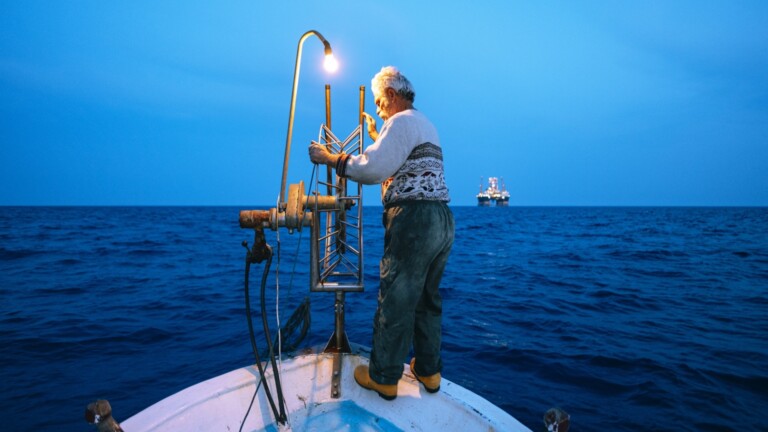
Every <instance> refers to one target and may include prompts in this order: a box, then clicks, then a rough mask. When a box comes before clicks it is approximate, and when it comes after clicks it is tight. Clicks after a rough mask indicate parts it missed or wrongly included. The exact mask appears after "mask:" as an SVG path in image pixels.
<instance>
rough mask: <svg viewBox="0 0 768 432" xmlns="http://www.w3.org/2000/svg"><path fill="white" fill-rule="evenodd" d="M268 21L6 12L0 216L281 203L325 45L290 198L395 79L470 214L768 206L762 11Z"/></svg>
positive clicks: (271, 14) (93, 9)
mask: <svg viewBox="0 0 768 432" xmlns="http://www.w3.org/2000/svg"><path fill="white" fill-rule="evenodd" d="M274 3H276V2H257V1H222V2H197V1H163V2H150V1H141V0H139V1H73V2H49V1H46V2H43V1H23V2H11V1H4V2H3V5H2V10H3V12H2V14H0V95H2V96H1V97H0V184H2V188H0V205H244V206H251V205H272V204H274V202H275V201H276V200H277V195H278V194H279V190H280V177H281V170H282V164H283V153H284V145H285V135H286V130H287V123H288V108H289V103H290V92H291V84H292V78H293V66H294V60H295V55H296V46H297V43H298V40H299V37H300V36H301V35H302V34H303V33H304V32H305V31H307V30H310V29H315V30H318V31H320V32H321V33H322V34H323V35H324V36H325V37H326V38H327V39H328V40H329V41H330V43H331V45H332V46H333V49H334V52H335V54H336V56H337V58H338V59H339V62H340V70H339V71H338V72H337V73H336V74H334V75H328V74H327V73H326V72H325V71H323V70H322V67H321V60H322V45H321V43H320V42H319V41H318V40H317V39H316V38H310V39H308V40H307V41H306V43H305V44H304V56H303V61H302V69H301V80H300V84H299V92H298V100H297V109H296V123H295V129H294V135H293V137H294V139H293V151H292V152H291V164H290V168H289V178H288V181H289V183H296V182H298V181H299V180H304V181H305V182H307V181H308V180H309V178H310V174H311V171H312V166H311V164H310V163H309V162H308V161H307V151H306V148H307V145H308V143H309V141H310V140H312V139H316V138H317V134H318V129H319V125H320V124H321V123H322V122H323V121H324V115H325V114H324V104H323V91H324V90H323V86H324V84H326V83H329V84H331V87H332V92H333V100H332V106H333V126H334V131H336V132H337V134H339V135H343V136H346V135H347V134H348V132H350V131H351V130H352V128H353V127H354V126H355V122H356V112H357V104H358V99H357V97H358V88H359V86H360V85H365V86H366V88H367V89H368V90H367V93H366V107H367V110H368V111H369V112H371V113H374V112H375V109H374V107H373V100H372V97H371V94H370V90H369V87H370V78H371V76H372V75H373V74H374V73H376V72H377V71H378V70H379V69H380V68H381V67H382V66H385V65H390V64H391V65H395V66H397V67H398V68H400V69H401V71H402V72H403V73H404V74H405V75H406V76H408V77H409V79H410V80H411V81H412V82H413V84H414V86H415V88H416V104H415V105H416V107H417V108H418V109H420V110H421V111H423V112H424V113H426V114H427V116H429V117H430V118H431V119H432V121H433V122H434V123H435V125H436V126H437V128H438V131H439V133H440V136H441V141H442V145H443V147H444V153H445V158H446V176H447V180H448V184H449V187H450V189H451V194H452V197H453V201H452V203H453V204H455V205H474V204H475V198H474V196H475V194H476V193H477V191H478V189H479V183H480V179H481V177H484V178H485V179H486V180H487V177H489V176H496V177H503V179H504V182H505V183H506V186H507V188H508V189H509V191H510V193H511V201H510V202H511V204H513V205H768V2H764V1H675V2H667V1H640V2H638V1H632V2H621V1H616V2H614V1H611V2H592V1H586V2H569V1H561V2H555V1H547V2H512V1H486V2H412V1H399V0H397V1H390V2H374V1H366V0H356V1H327V2H279V3H277V4H274ZM304 3H306V5H305V4H304ZM366 144H370V140H368V141H366ZM377 194H378V191H377V188H375V187H369V188H366V203H367V204H370V205H374V204H377V203H378V195H377Z"/></svg>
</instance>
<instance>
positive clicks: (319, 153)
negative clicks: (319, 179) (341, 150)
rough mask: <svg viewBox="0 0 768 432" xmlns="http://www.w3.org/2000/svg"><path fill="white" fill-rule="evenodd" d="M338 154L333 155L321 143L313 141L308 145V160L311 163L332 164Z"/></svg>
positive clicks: (334, 162)
mask: <svg viewBox="0 0 768 432" xmlns="http://www.w3.org/2000/svg"><path fill="white" fill-rule="evenodd" d="M338 158H339V155H333V154H331V152H329V151H328V149H327V148H326V147H325V146H324V145H323V144H318V143H316V142H314V141H312V143H311V144H310V145H309V160H311V161H312V162H313V163H316V164H321V165H328V166H334V165H336V160H337V159H338Z"/></svg>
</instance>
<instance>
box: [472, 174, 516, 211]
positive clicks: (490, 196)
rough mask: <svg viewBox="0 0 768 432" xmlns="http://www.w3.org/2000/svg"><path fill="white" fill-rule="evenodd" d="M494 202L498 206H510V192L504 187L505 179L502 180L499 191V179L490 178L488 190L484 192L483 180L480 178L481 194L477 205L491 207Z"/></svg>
mask: <svg viewBox="0 0 768 432" xmlns="http://www.w3.org/2000/svg"><path fill="white" fill-rule="evenodd" d="M491 202H494V203H495V204H496V205H497V206H506V205H509V192H508V191H507V187H506V186H505V185H504V179H501V189H499V179H498V178H497V177H489V178H488V188H486V189H485V190H483V179H482V177H481V178H480V192H479V193H478V194H477V205H479V206H490V205H491Z"/></svg>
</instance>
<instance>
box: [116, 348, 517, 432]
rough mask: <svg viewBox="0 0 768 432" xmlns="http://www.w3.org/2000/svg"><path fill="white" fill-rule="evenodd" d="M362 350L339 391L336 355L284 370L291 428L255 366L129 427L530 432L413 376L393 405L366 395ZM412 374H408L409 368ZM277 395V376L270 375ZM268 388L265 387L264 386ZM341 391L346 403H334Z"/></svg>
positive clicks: (295, 362) (165, 404)
mask: <svg viewBox="0 0 768 432" xmlns="http://www.w3.org/2000/svg"><path fill="white" fill-rule="evenodd" d="M367 355H368V352H367V351H366V350H365V349H364V348H362V347H359V346H355V347H354V348H353V351H352V352H350V353H347V354H343V355H342V356H341V369H342V373H341V374H340V377H341V379H340V380H339V382H338V386H337V387H335V385H336V384H334V382H333V381H334V380H333V378H334V372H333V371H334V362H335V361H337V360H336V359H335V356H336V354H334V353H323V352H320V353H313V352H309V353H298V354H295V355H292V356H290V357H287V358H285V359H283V361H282V364H281V365H280V366H279V367H278V370H279V371H280V380H281V382H282V388H283V391H284V392H285V403H286V407H285V413H286V421H285V423H284V424H282V425H281V424H279V423H278V422H277V421H276V419H275V418H274V415H273V414H272V411H271V410H270V403H269V400H268V398H267V397H266V393H265V392H264V391H262V389H259V387H260V386H259V384H260V382H261V379H260V374H259V371H258V370H257V368H256V367H255V366H248V367H243V368H241V369H237V370H234V371H231V372H229V373H226V374H224V375H221V376H218V377H215V378H212V379H210V380H207V381H204V382H201V383H199V384H197V385H194V386H192V387H189V388H187V389H185V390H182V391H180V392H179V393H177V394H175V395H173V396H170V397H168V398H166V399H164V400H162V401H160V402H158V403H156V404H154V405H152V406H150V407H149V408H146V409H145V410H143V411H141V412H139V413H138V414H136V415H134V416H133V417H131V418H129V419H127V420H126V421H124V422H122V427H123V429H124V430H125V431H130V432H149V431H238V430H242V431H268V432H272V431H275V432H276V431H281V430H292V431H340V430H341V431H387V432H391V431H405V430H408V431H434V430H440V431H443V432H448V431H508V432H517V431H530V429H528V428H527V427H525V426H524V425H523V424H521V423H520V422H519V421H517V420H516V419H515V418H514V417H512V416H511V415H509V414H508V413H506V412H505V411H503V410H502V409H500V408H499V407H497V406H495V405H493V404H491V403H490V402H488V401H487V400H486V399H483V398H482V397H480V396H478V395H476V394H474V393H472V392H471V391H469V390H467V389H466V388H464V387H462V386H460V385H457V384H455V383H453V382H451V381H449V380H446V379H443V380H442V383H441V386H440V391H439V392H437V393H435V394H430V393H427V392H426V391H425V390H424V388H423V387H421V386H420V384H419V382H418V381H417V380H416V379H415V377H414V376H413V374H411V373H409V372H406V373H405V374H404V375H403V378H402V379H401V380H400V382H399V383H398V389H397V390H398V396H397V398H396V399H395V400H393V401H386V400H384V399H382V398H380V397H379V396H378V395H377V394H376V393H375V392H373V391H369V390H366V389H363V388H362V387H360V386H359V385H358V384H357V383H356V382H355V381H354V378H353V377H352V371H353V370H354V368H355V367H356V366H357V365H360V364H367V362H368V358H367ZM404 367H405V368H406V370H408V367H407V366H406V365H404ZM266 379H267V383H268V387H269V388H275V384H276V382H275V379H274V374H272V373H269V372H268V373H267V374H266ZM262 387H263V386H262ZM336 388H338V394H339V395H338V396H336V397H334V396H333V391H334V389H336Z"/></svg>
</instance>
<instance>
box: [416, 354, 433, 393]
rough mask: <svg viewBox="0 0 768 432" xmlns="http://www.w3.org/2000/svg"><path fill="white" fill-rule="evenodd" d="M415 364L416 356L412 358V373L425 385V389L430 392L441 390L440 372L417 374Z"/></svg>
mask: <svg viewBox="0 0 768 432" xmlns="http://www.w3.org/2000/svg"><path fill="white" fill-rule="evenodd" d="M415 366H416V358H415V357H414V358H412V359H411V373H412V374H413V376H415V377H416V379H417V380H419V382H420V383H421V384H422V385H423V386H424V390H426V391H427V392H428V393H437V392H438V390H440V372H438V373H436V374H434V375H430V376H426V377H422V376H419V375H418V374H416V370H415Z"/></svg>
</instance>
